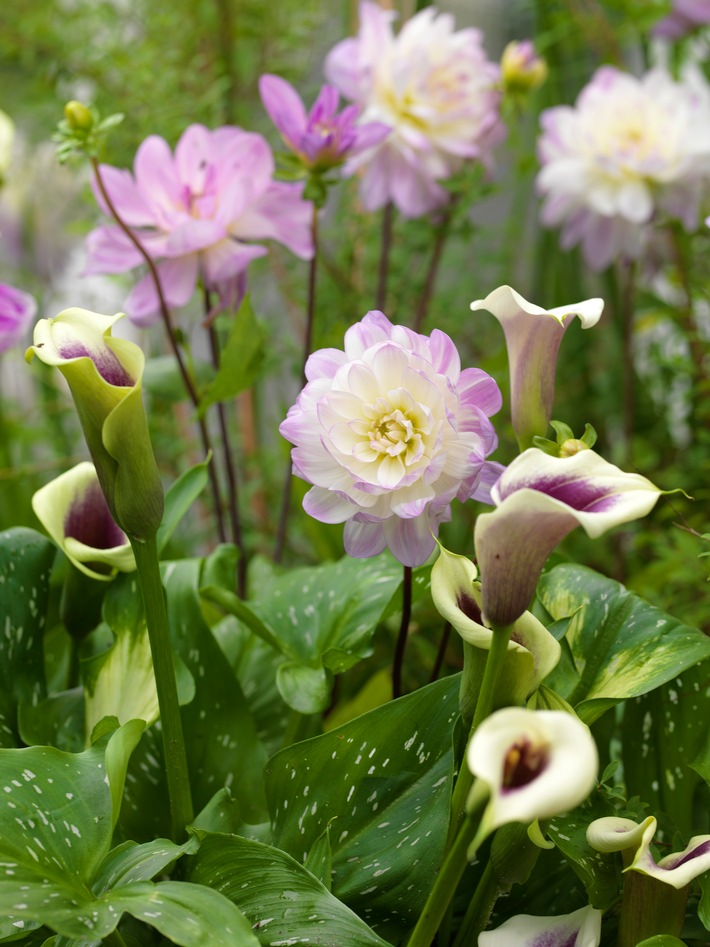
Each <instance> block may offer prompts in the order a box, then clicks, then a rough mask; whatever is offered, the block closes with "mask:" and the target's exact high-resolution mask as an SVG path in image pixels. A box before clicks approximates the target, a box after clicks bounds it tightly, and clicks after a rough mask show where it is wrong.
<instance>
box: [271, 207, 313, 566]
mask: <svg viewBox="0 0 710 947" xmlns="http://www.w3.org/2000/svg"><path fill="white" fill-rule="evenodd" d="M311 234H312V237H313V256H312V258H311V262H310V264H309V267H308V297H307V300H306V331H305V333H304V336H303V355H302V357H301V387H303V386H304V385H305V384H306V362H307V361H308V357H309V355H310V354H311V348H312V346H313V328H314V325H315V318H316V274H317V272H318V209H317V207H316V206H315V204H314V205H313V219H312V221H311ZM292 481H293V475H292V473H291V454H290V452H289V459H288V465H287V467H286V475H285V477H284V483H283V487H282V490H281V511H280V513H279V522H278V526H277V528H276V543H275V545H274V562H281V560H282V558H283V552H284V547H285V545H286V532H287V529H288V515H289V511H290V509H291V484H292Z"/></svg>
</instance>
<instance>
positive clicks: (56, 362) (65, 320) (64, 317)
mask: <svg viewBox="0 0 710 947" xmlns="http://www.w3.org/2000/svg"><path fill="white" fill-rule="evenodd" d="M122 315H123V314H122V313H119V314H118V315H115V316H102V315H99V314H98V313H95V312H89V311H88V310H86V309H65V310H64V311H63V312H60V313H59V315H58V316H57V317H56V318H55V319H41V320H40V321H39V322H38V323H37V325H36V326H35V331H34V344H33V345H32V346H31V348H29V349H28V350H27V354H26V356H25V357H26V358H27V360H28V361H31V359H32V358H33V357H34V356H35V355H36V356H37V357H38V358H39V359H41V361H43V362H44V363H45V364H47V365H53V366H56V367H57V368H58V369H59V370H60V371H61V373H62V374H63V375H64V377H65V378H66V380H67V382H68V383H69V387H70V389H71V393H72V396H73V398H74V403H75V405H76V408H77V412H78V415H79V420H80V422H81V426H82V429H83V431H84V437H85V438H86V443H87V445H88V448H89V451H90V453H91V458H92V460H93V462H94V466H95V467H96V473H97V475H98V478H99V483H100V484H101V489H102V490H103V492H104V496H105V497H106V502H107V504H108V507H109V509H110V511H111V515H112V516H113V519H114V520H115V522H116V523H117V524H118V526H119V527H120V528H121V529H122V530H123V531H124V532H125V533H126V534H127V535H128V536H129V537H130V538H133V539H137V540H142V539H145V538H146V537H148V536H154V535H155V533H156V532H157V529H158V527H159V526H160V522H161V519H162V516H163V489H162V485H161V483H160V477H159V475H158V469H157V466H156V463H155V457H154V456H153V448H152V446H151V443H150V436H149V434H148V421H147V418H146V414H145V409H144V407H143V400H142V393H141V381H142V378H143V369H144V365H145V357H144V355H143V352H142V351H141V349H140V348H139V347H138V346H137V345H135V344H134V343H133V342H130V341H128V340H127V339H117V338H113V336H112V335H111V329H112V326H113V325H114V323H115V322H116V321H117V320H118V319H120V318H122Z"/></svg>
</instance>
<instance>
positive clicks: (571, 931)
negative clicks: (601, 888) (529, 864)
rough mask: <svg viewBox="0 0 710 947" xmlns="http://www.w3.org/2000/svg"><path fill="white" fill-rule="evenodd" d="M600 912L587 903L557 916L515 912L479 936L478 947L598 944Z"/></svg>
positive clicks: (586, 946) (584, 946) (580, 946)
mask: <svg viewBox="0 0 710 947" xmlns="http://www.w3.org/2000/svg"><path fill="white" fill-rule="evenodd" d="M601 932H602V912H601V911H599V910H597V909H596V908H593V907H591V905H590V906H588V907H585V908H580V909H579V910H578V911H573V912H572V913H571V914H563V915H559V916H557V917H538V916H535V915H532V914H517V915H516V916H515V917H511V918H509V919H508V920H507V921H505V922H504V923H503V924H501V925H500V927H497V928H496V929H495V930H493V931H484V932H483V933H482V934H479V936H478V944H479V947H511V945H512V944H515V947H598V945H599V944H600V942H601Z"/></svg>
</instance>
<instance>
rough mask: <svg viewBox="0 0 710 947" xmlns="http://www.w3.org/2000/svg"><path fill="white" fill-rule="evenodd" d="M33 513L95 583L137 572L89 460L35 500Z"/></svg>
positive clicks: (54, 481) (51, 483) (44, 489)
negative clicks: (95, 580)
mask: <svg viewBox="0 0 710 947" xmlns="http://www.w3.org/2000/svg"><path fill="white" fill-rule="evenodd" d="M32 509H33V510H34V511H35V515H36V516H37V519H38V520H39V521H40V522H41V524H42V525H43V526H44V528H45V529H46V530H47V532H48V533H49V535H50V536H51V537H52V539H53V540H54V541H55V543H56V544H57V545H58V546H59V548H60V549H61V550H62V552H63V553H64V554H65V555H66V556H67V558H68V559H69V560H70V561H71V562H72V563H73V564H74V565H75V566H76V568H77V569H79V570H81V572H83V573H84V574H85V575H88V576H89V577H90V578H92V579H99V580H101V581H108V580H109V579H111V578H113V577H114V576H115V575H116V573H117V572H132V571H133V570H134V569H135V567H136V563H135V560H134V558H133V552H132V550H131V545H130V543H129V541H128V537H127V536H126V534H125V533H124V532H123V530H121V529H119V527H118V526H116V524H115V522H114V520H113V517H112V516H111V513H110V511H109V508H108V506H107V504H106V500H105V498H104V495H103V493H102V492H101V486H100V484H99V478H98V477H97V475H96V469H95V467H94V465H93V464H90V463H88V462H87V461H84V462H83V463H81V464H77V465H76V467H72V469H71V470H67V472H66V473H63V474H61V476H59V477H55V479H54V480H51V481H50V482H49V483H48V484H46V485H45V486H43V487H42V488H41V489H40V490H38V491H37V492H36V493H35V495H34V496H33V497H32Z"/></svg>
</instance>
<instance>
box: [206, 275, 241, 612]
mask: <svg viewBox="0 0 710 947" xmlns="http://www.w3.org/2000/svg"><path fill="white" fill-rule="evenodd" d="M204 300H205V314H206V316H207V319H209V315H210V312H211V303H210V291H209V290H208V289H207V288H205V290H204ZM206 321H207V320H206ZM207 334H208V336H209V340H210V352H211V355H212V364H213V365H214V367H215V369H217V370H219V365H220V349H219V337H218V335H217V330H216V328H215V325H214V320H211V321H210V322H209V325H208V327H207ZM217 417H218V419H219V430H220V434H221V437H222V458H223V461H224V472H225V475H226V479H227V496H228V498H229V508H228V509H229V522H230V526H231V529H232V539H233V540H234V545H235V546H236V547H237V549H238V550H239V561H238V562H237V594H238V595H239V597H240V598H245V596H246V585H247V559H246V549H245V547H244V535H243V533H242V524H241V520H240V517H239V485H238V481H237V472H236V470H235V469H234V463H233V461H232V448H231V440H230V437H229V426H228V424H227V412H226V409H225V406H224V402H222V401H220V402H218V403H217Z"/></svg>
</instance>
